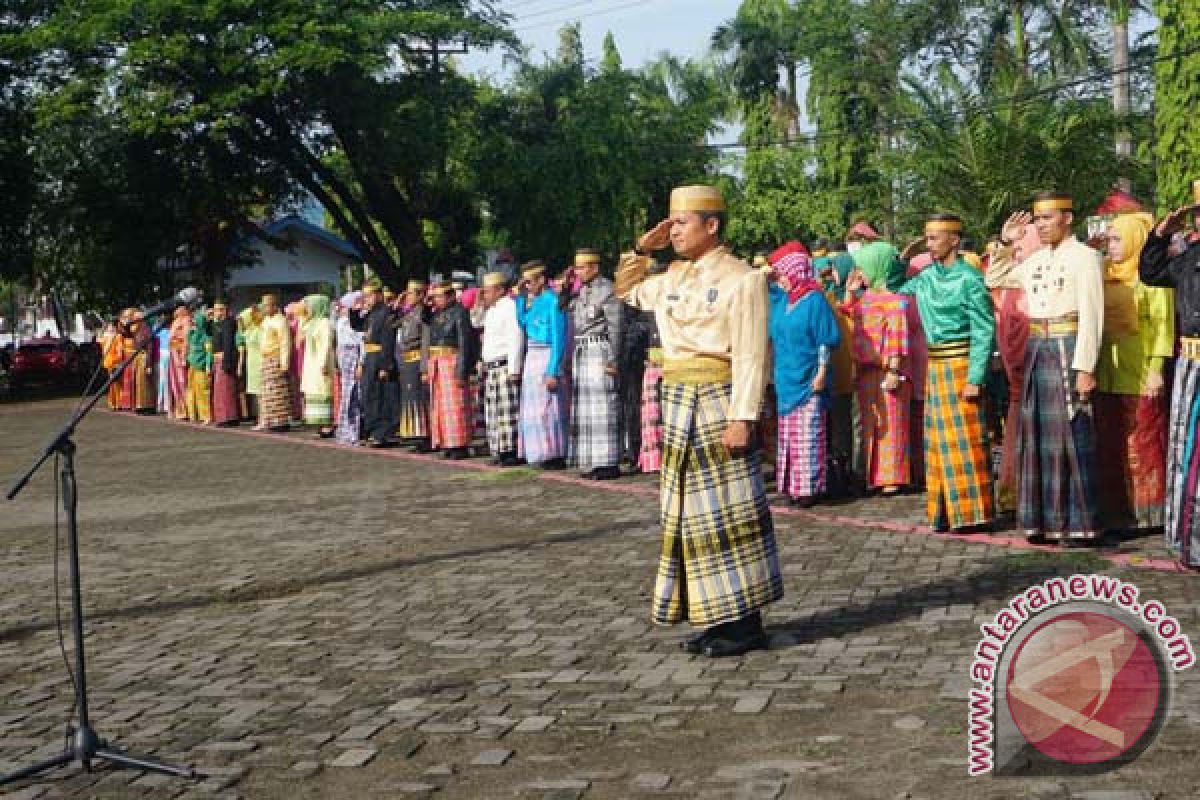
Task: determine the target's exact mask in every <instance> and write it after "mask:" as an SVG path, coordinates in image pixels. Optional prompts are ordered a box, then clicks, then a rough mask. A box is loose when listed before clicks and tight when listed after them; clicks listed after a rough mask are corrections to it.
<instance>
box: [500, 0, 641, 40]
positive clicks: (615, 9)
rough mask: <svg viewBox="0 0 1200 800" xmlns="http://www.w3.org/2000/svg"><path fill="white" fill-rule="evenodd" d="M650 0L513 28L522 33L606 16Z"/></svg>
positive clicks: (639, 0) (637, 0)
mask: <svg viewBox="0 0 1200 800" xmlns="http://www.w3.org/2000/svg"><path fill="white" fill-rule="evenodd" d="M650 2H653V0H633V2H627V3H621V4H619V5H615V6H612V7H610V8H602V9H598V10H596V11H589V12H588V13H586V14H577V15H575V16H570V17H564V18H562V19H554V20H549V21H545V22H535V23H534V24H532V25H518V26H517V27H515V28H513V31H514V32H516V33H520V32H521V31H530V30H535V29H537V28H546V27H549V26H551V25H562V24H564V23H568V22H577V21H579V20H581V19H587V18H589V17H599V16H605V15H608V14H615V13H617V12H618V11H625V10H627V9H630V8H634V7H636V6H643V5H647V4H648V3H650ZM574 5H585V4H584V3H576V4H572V6H571V7H574ZM587 5H591V3H587ZM531 16H532V15H531Z"/></svg>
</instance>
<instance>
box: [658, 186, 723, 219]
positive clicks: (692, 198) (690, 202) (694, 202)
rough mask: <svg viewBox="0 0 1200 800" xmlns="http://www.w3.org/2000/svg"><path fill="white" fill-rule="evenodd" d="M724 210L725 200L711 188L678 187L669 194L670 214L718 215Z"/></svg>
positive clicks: (718, 192)
mask: <svg viewBox="0 0 1200 800" xmlns="http://www.w3.org/2000/svg"><path fill="white" fill-rule="evenodd" d="M724 210H725V198H724V197H722V196H721V192H720V191H718V190H717V189H715V188H713V187H712V186H680V187H679V188H678V189H675V190H674V191H672V192H671V213H672V214H678V213H679V212H681V211H698V212H706V213H710V214H712V213H718V212H722V211H724Z"/></svg>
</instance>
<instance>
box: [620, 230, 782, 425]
mask: <svg viewBox="0 0 1200 800" xmlns="http://www.w3.org/2000/svg"><path fill="white" fill-rule="evenodd" d="M639 258H641V257H640V256H636V255H633V254H627V255H625V256H623V257H622V259H621V264H622V267H623V268H624V267H625V266H627V265H629V264H630V263H631V260H632V259H639ZM623 299H624V300H625V302H627V303H629V304H630V305H632V306H634V307H635V308H639V309H642V310H643V311H652V312H654V317H655V319H656V320H657V322H658V333H659V336H660V337H661V338H662V344H663V355H664V357H665V358H666V359H667V360H668V361H670V360H674V359H686V358H692V357H695V356H707V357H710V358H721V359H725V360H727V361H729V363H730V367H731V370H732V373H733V385H732V389H733V395H732V400H731V401H730V404H729V410H728V414H727V415H728V418H729V419H730V420H742V421H747V422H753V421H754V420H757V419H758V417H759V412H760V410H761V404H762V395H763V387H764V385H765V383H766V374H767V284H766V278H765V276H764V275H763V273H762V272H760V271H758V270H755V269H751V268H750V266H749V265H748V264H747V263H746V262H745V261H742V260H741V259H740V258H736V257H735V256H733V255H731V254H730V252H729V250H728V249H726V248H724V247H718V248H716V249H715V250H712V251H710V252H709V253H707V254H706V255H704V256H703V257H701V258H700V259H698V260H697V261H695V262H692V261H677V262H675V263H673V264H672V265H671V267H670V268H669V269H668V270H667V271H666V272H665V273H663V274H661V275H655V276H653V277H650V278H647V279H646V280H645V281H643V282H642V283H640V284H638V285H636V286H633V287H632V288H630V289H629V290H628V291H627V292H626V294H625V296H624V298H623Z"/></svg>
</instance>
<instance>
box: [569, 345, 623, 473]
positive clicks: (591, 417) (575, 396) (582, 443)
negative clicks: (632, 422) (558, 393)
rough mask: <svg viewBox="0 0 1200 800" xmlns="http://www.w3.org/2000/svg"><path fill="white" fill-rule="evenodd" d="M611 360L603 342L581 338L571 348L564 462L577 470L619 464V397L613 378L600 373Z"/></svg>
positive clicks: (610, 349)
mask: <svg viewBox="0 0 1200 800" xmlns="http://www.w3.org/2000/svg"><path fill="white" fill-rule="evenodd" d="M612 361H613V357H612V348H611V347H610V346H609V343H608V342H607V341H602V340H597V339H581V340H580V341H579V342H577V343H576V345H575V360H574V363H573V365H572V369H571V376H572V382H571V388H572V392H571V440H570V448H569V455H568V461H569V463H570V465H571V466H572V467H577V468H579V469H581V470H591V469H595V468H597V467H615V466H617V465H618V464H620V463H621V398H620V397H619V396H618V395H617V379H616V378H615V377H614V376H612V375H609V374H608V373H606V372H605V371H604V368H605V366H607V365H608V364H610V363H612Z"/></svg>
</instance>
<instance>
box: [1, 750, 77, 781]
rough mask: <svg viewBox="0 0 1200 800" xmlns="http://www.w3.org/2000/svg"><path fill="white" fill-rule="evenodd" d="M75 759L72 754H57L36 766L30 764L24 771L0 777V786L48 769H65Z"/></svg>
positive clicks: (20, 770)
mask: <svg viewBox="0 0 1200 800" xmlns="http://www.w3.org/2000/svg"><path fill="white" fill-rule="evenodd" d="M74 759H75V754H74V753H72V752H66V753H59V754H58V755H56V756H54V757H53V758H47V759H46V760H45V761H40V762H38V763H37V764H32V765H30V766H28V767H25V768H24V769H19V770H17V771H16V772H10V773H8V774H7V775H0V786H3V785H5V784H7V783H16V782H17V781H23V780H25V779H26V778H32V777H33V776H34V775H37V774H38V773H40V772H45V771H46V770H48V769H55V768H56V767H65V766H66V765H67V764H70V763H71V762H72V761H73V760H74Z"/></svg>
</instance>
